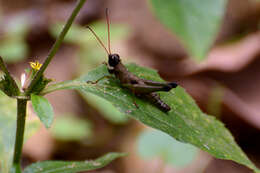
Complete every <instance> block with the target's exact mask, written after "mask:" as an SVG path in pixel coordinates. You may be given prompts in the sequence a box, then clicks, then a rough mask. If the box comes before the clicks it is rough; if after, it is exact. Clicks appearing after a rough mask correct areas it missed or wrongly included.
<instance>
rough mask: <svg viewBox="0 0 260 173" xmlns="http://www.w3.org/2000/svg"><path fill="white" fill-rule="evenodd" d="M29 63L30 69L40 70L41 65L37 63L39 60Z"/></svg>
mask: <svg viewBox="0 0 260 173" xmlns="http://www.w3.org/2000/svg"><path fill="white" fill-rule="evenodd" d="M30 65H31V67H32V69H34V70H37V71H38V70H40V68H41V66H42V64H41V63H39V61H35V62H30Z"/></svg>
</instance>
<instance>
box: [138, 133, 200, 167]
mask: <svg viewBox="0 0 260 173" xmlns="http://www.w3.org/2000/svg"><path fill="white" fill-rule="evenodd" d="M137 151H138V153H139V154H140V155H141V156H142V157H143V158H145V159H148V158H149V159H152V158H154V157H159V158H161V159H162V160H163V161H164V162H165V163H167V164H171V165H173V166H174V167H184V166H187V164H189V163H191V162H192V161H193V159H194V158H195V156H196V155H197V153H198V149H197V148H196V147H194V146H192V145H189V144H184V143H181V142H179V141H176V140H175V139H174V138H172V137H170V136H169V135H167V134H165V133H162V132H160V131H158V130H152V131H144V132H142V133H141V134H140V136H139V138H138V141H137Z"/></svg>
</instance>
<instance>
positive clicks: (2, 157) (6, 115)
mask: <svg viewBox="0 0 260 173" xmlns="http://www.w3.org/2000/svg"><path fill="white" fill-rule="evenodd" d="M39 127H40V122H39V121H37V120H29V121H27V123H26V129H25V139H27V138H29V137H30V136H31V135H33V134H34V133H35V132H36V131H37V130H38V129H39ZM15 130H16V100H15V99H11V98H9V97H7V96H6V95H4V93H3V92H1V91H0V172H2V173H6V172H8V171H9V169H10V167H11V163H12V158H13V152H14V151H13V150H14V142H15Z"/></svg>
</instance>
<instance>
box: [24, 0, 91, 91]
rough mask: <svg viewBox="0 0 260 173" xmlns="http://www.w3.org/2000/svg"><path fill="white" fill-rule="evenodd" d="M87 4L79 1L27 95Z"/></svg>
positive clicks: (84, 0) (81, 0)
mask: <svg viewBox="0 0 260 173" xmlns="http://www.w3.org/2000/svg"><path fill="white" fill-rule="evenodd" d="M85 2H86V0H78V2H77V5H76V7H75V8H74V10H73V12H72V13H71V16H70V17H69V19H68V20H67V23H66V25H65V26H64V28H63V29H62V31H61V33H60V35H59V37H58V39H57V40H56V41H55V43H54V45H53V46H52V48H51V50H50V52H49V54H48V56H47V58H46V59H45V61H44V63H43V65H42V67H41V68H40V70H39V71H38V72H37V73H36V75H35V77H34V78H33V80H32V82H31V83H30V85H29V87H28V89H27V90H26V95H29V94H30V93H31V91H32V89H33V87H34V86H35V84H36V83H37V82H38V80H39V79H40V77H41V76H42V74H43V72H44V71H45V69H46V68H47V66H48V65H49V63H50V61H51V60H52V58H53V57H54V55H55V54H56V52H57V50H58V49H59V47H60V45H61V43H62V41H63V39H64V37H65V35H66V34H67V32H68V30H69V28H70V27H71V24H72V22H73V21H74V19H75V17H76V16H77V14H78V13H79V10H80V9H81V8H82V6H83V5H84V3H85Z"/></svg>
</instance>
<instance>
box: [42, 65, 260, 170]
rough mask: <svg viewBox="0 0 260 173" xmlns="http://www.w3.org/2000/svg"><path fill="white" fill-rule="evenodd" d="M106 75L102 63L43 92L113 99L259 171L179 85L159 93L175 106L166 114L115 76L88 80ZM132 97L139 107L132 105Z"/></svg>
mask: <svg viewBox="0 0 260 173" xmlns="http://www.w3.org/2000/svg"><path fill="white" fill-rule="evenodd" d="M127 68H128V69H129V71H131V72H133V73H134V74H136V75H137V76H139V77H141V78H144V79H149V80H154V81H162V79H161V78H160V77H159V75H158V74H157V73H156V71H154V70H151V69H148V68H142V67H138V66H136V65H134V64H130V65H127ZM105 75H109V73H108V71H107V69H106V67H105V66H104V65H103V66H100V67H98V68H96V69H95V70H92V71H90V72H89V73H88V74H87V75H85V76H82V77H81V78H79V79H76V80H72V81H66V82H62V83H58V84H56V85H51V86H49V87H47V88H46V89H45V90H44V91H43V94H44V93H49V92H52V91H55V90H59V89H78V90H80V91H81V92H90V93H92V94H96V95H98V96H100V97H102V98H104V99H106V100H108V101H110V102H111V103H112V104H113V105H114V106H115V107H116V108H117V109H118V110H119V111H121V112H122V113H125V114H127V115H129V116H131V117H133V118H135V119H137V120H138V121H141V122H142V123H144V124H146V125H148V126H150V127H153V128H155V129H159V130H161V131H163V132H165V133H167V134H169V135H170V136H172V137H174V138H175V139H177V140H178V141H181V142H186V143H190V144H192V145H194V146H197V147H198V148H200V149H202V150H204V151H206V152H208V153H210V154H211V155H213V156H215V157H216V158H220V159H227V160H233V161H235V162H237V163H240V164H242V165H245V166H248V167H249V168H251V169H253V170H258V169H257V168H256V167H255V165H254V164H253V163H252V162H251V161H250V160H249V159H248V158H247V156H246V155H245V154H244V153H243V151H242V150H241V149H240V148H239V146H238V145H237V144H236V143H235V141H234V138H233V136H232V135H231V133H230V132H229V131H228V130H227V129H226V128H225V126H224V125H223V124H222V123H221V122H220V121H218V120H216V119H215V117H212V116H209V115H206V114H204V113H203V112H201V110H200V109H199V107H198V106H197V105H196V103H195V102H194V100H193V99H192V98H191V97H190V96H189V95H188V94H187V93H186V91H185V90H184V89H183V88H181V87H180V86H178V87H177V88H176V89H173V90H171V91H170V92H160V96H161V99H162V100H163V101H164V102H165V103H167V104H168V105H169V106H170V107H171V108H172V110H171V111H169V112H168V113H164V112H162V111H160V110H159V109H158V108H157V107H155V106H154V105H152V104H150V102H149V101H147V100H145V99H139V98H137V97H133V96H132V94H131V93H130V92H129V91H128V90H126V89H123V88H122V87H121V85H120V83H119V81H118V80H117V79H115V78H114V79H111V78H109V79H103V80H101V81H99V83H98V84H88V83H86V81H96V80H97V79H100V78H101V77H102V76H105ZM133 99H134V100H135V102H136V104H137V105H138V106H139V108H136V106H135V105H134V104H133Z"/></svg>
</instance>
